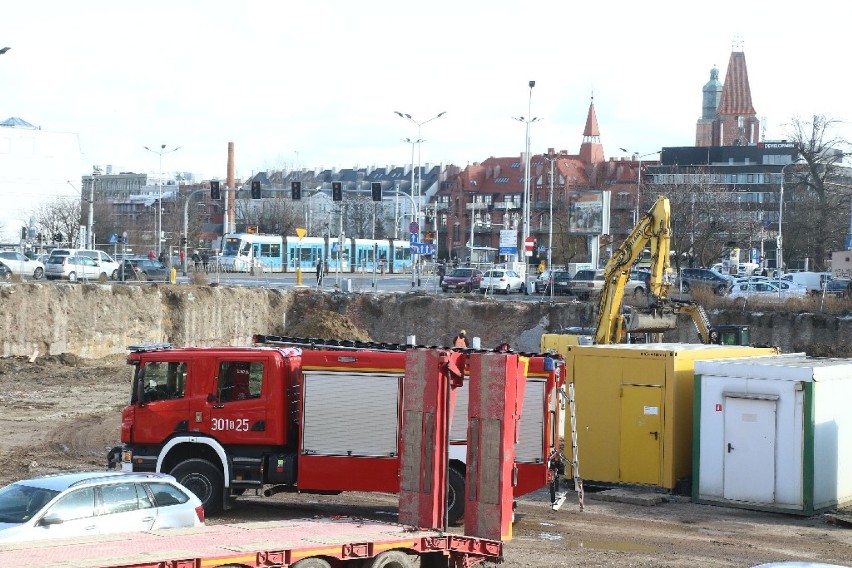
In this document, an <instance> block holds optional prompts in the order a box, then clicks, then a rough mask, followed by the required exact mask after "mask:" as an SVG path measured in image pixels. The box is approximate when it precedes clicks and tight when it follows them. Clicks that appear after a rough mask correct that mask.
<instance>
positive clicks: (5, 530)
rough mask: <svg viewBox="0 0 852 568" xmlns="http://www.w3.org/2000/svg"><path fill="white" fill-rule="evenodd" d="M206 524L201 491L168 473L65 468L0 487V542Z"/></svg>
mask: <svg viewBox="0 0 852 568" xmlns="http://www.w3.org/2000/svg"><path fill="white" fill-rule="evenodd" d="M203 524H204V508H203V506H202V505H201V501H199V499H198V497H196V496H195V494H194V493H192V492H191V491H190V490H188V489H186V488H185V487H184V486H182V485H180V484H179V483H178V482H177V481H175V478H174V477H172V476H171V475H167V474H162V473H127V472H123V471H89V472H82V473H63V474H57V475H46V476H43V477H35V478H32V479H25V480H22V481H16V482H15V483H12V484H11V485H7V486H6V487H4V488H2V489H0V543H6V542H20V541H27V542H29V541H33V540H43V539H54V538H63V537H77V536H84V535H102V534H108V533H119V532H138V531H150V530H155V529H170V528H181V527H197V526H201V525H203Z"/></svg>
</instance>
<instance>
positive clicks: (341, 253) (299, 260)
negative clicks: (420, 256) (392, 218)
mask: <svg viewBox="0 0 852 568" xmlns="http://www.w3.org/2000/svg"><path fill="white" fill-rule="evenodd" d="M339 249H340V247H339V239H338V238H336V237H331V238H329V237H304V238H302V239H301V240H299V238H298V237H294V236H288V237H287V238H286V239H285V246H284V254H285V257H284V263H283V270H284V271H285V272H295V271H296V268H300V269H301V270H302V272H315V271H316V266H317V260H319V259H322V260H323V263H324V264H325V266H326V267H327V268H328V271H329V272H337V270H338V265H339V268H340V271H341V272H373V271H374V270H375V271H378V272H391V273H402V272H405V270H406V269H408V268H410V267H411V244H410V243H409V242H408V241H399V240H392V239H353V238H351V237H349V238H346V239H344V243H343V248H342V249H340V250H339Z"/></svg>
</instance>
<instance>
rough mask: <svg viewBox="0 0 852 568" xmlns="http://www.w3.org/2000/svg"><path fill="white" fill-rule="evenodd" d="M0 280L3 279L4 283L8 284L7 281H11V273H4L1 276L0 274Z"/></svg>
mask: <svg viewBox="0 0 852 568" xmlns="http://www.w3.org/2000/svg"><path fill="white" fill-rule="evenodd" d="M0 279H3V280H5V281H6V282H8V281H9V280H11V279H12V273H11V272H4V273H3V274H0Z"/></svg>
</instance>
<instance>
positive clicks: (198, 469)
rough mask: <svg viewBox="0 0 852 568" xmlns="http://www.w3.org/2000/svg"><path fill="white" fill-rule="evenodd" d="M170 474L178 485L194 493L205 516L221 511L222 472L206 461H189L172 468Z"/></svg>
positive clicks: (195, 459)
mask: <svg viewBox="0 0 852 568" xmlns="http://www.w3.org/2000/svg"><path fill="white" fill-rule="evenodd" d="M169 473H171V474H172V475H173V476H174V477H175V479H177V481H178V483H180V484H181V485H183V486H184V487H186V488H187V489H189V490H190V491H192V492H193V493H195V496H196V497H198V498H199V499H200V500H201V503H202V504H203V505H204V514H205V515H211V516H212V515H215V514H217V513H219V512H221V511H222V497H223V496H222V492H223V490H224V485H225V484H224V482H223V481H222V472H221V471H219V468H217V467H216V466H215V465H213V464H212V463H210V462H209V461H207V460H202V459H197V458H194V459H189V460H186V461H182V462H180V463H179V464H177V465H176V466H175V467H174V468H172V471H171V472H169Z"/></svg>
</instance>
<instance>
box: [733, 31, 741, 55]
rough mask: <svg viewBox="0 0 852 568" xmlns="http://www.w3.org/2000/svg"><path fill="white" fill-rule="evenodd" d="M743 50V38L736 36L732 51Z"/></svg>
mask: <svg viewBox="0 0 852 568" xmlns="http://www.w3.org/2000/svg"><path fill="white" fill-rule="evenodd" d="M742 50H743V37H742V36H741V35H740V34H734V42H733V44H732V45H731V51H742Z"/></svg>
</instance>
